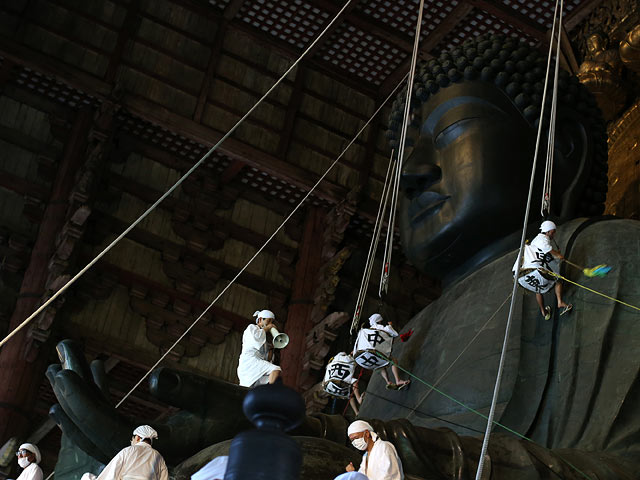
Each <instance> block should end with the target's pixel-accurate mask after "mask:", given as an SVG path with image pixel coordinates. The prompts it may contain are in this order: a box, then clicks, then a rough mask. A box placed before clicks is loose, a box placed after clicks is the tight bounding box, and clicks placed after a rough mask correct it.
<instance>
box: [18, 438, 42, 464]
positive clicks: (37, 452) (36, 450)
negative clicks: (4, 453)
mask: <svg viewBox="0 0 640 480" xmlns="http://www.w3.org/2000/svg"><path fill="white" fill-rule="evenodd" d="M22 449H24V450H29V451H30V452H31V453H33V454H34V455H35V456H36V463H40V460H42V455H40V449H39V448H38V447H36V446H35V445H34V444H33V443H23V444H22V445H20V448H19V449H18V450H22Z"/></svg>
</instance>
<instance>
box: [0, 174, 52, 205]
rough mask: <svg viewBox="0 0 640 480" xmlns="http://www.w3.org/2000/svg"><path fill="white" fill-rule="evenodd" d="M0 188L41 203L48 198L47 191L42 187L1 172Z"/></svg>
mask: <svg viewBox="0 0 640 480" xmlns="http://www.w3.org/2000/svg"><path fill="white" fill-rule="evenodd" d="M0 187H3V188H6V189H7V190H10V191H12V192H15V193H17V194H19V195H24V196H27V197H32V198H35V199H37V200H40V201H42V202H44V201H46V200H47V198H49V190H48V189H47V188H46V187H45V186H44V185H40V184H38V183H35V182H30V181H29V180H27V179H26V178H22V177H19V176H17V175H14V174H13V173H10V172H6V171H2V170H0Z"/></svg>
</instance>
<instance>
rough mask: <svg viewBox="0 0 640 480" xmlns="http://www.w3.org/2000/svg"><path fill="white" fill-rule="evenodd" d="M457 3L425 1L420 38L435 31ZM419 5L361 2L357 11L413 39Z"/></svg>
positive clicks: (396, 0) (406, 0) (401, 0)
mask: <svg viewBox="0 0 640 480" xmlns="http://www.w3.org/2000/svg"><path fill="white" fill-rule="evenodd" d="M459 3H460V2H459V0H426V1H425V3H424V6H425V8H424V12H423V13H422V28H421V35H420V38H421V39H423V38H424V37H425V36H426V35H428V34H429V33H431V32H432V31H433V30H435V29H436V27H437V26H438V25H439V24H440V23H441V22H442V21H443V20H444V19H445V18H447V16H448V15H449V14H450V13H451V12H452V11H453V9H454V8H455V7H456V6H457V5H458V4H459ZM419 5H420V1H419V0H372V1H368V2H361V3H360V5H359V6H358V8H357V10H358V12H359V13H363V14H365V15H367V16H370V17H371V18H373V19H375V20H378V21H380V22H382V23H384V24H385V25H388V26H389V27H390V28H392V29H393V30H395V31H397V32H401V33H402V34H403V35H404V36H405V37H410V38H413V36H414V32H415V30H416V22H417V21H418V7H419Z"/></svg>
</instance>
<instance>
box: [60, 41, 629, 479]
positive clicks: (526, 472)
mask: <svg viewBox="0 0 640 480" xmlns="http://www.w3.org/2000/svg"><path fill="white" fill-rule="evenodd" d="M544 74H545V64H544V58H542V57H541V56H540V54H539V53H538V52H537V51H536V50H534V49H532V48H530V47H528V46H527V45H523V44H518V43H516V42H515V41H513V40H510V39H506V40H505V39H504V38H502V37H499V36H493V37H486V36H484V37H480V38H478V39H475V40H473V41H469V42H466V43H465V44H464V45H463V46H462V47H459V48H455V49H453V50H451V51H449V52H446V53H444V54H443V55H442V56H441V57H440V58H438V59H436V60H433V61H431V62H429V63H428V64H422V65H421V66H420V67H419V69H418V72H417V77H416V88H415V90H414V92H415V96H414V99H413V100H412V125H411V130H410V132H409V136H408V137H409V143H410V144H411V145H409V146H407V151H406V153H407V157H406V159H407V160H406V164H405V165H404V169H403V174H402V185H401V188H402V200H401V205H400V211H399V214H400V216H401V217H400V218H401V222H400V224H401V234H402V242H403V248H404V250H405V252H406V255H407V256H408V258H409V259H411V261H412V262H413V263H414V264H415V265H416V266H417V267H418V268H420V269H422V270H423V271H425V272H427V273H429V274H431V275H433V276H438V277H440V278H442V280H443V285H444V291H443V294H442V296H441V298H439V299H438V300H437V301H435V302H434V303H432V304H431V305H429V306H428V307H426V308H425V309H424V310H423V311H422V312H421V313H420V314H418V315H417V316H416V317H414V318H413V319H411V320H410V321H409V322H408V324H407V325H406V327H407V328H413V329H414V333H413V335H412V337H411V338H410V339H409V341H407V342H406V343H402V344H398V345H396V347H395V348H396V349H395V350H394V356H396V357H398V358H399V361H400V364H401V365H402V366H404V367H407V369H408V370H409V371H411V372H412V373H413V374H414V375H416V376H417V377H418V378H420V379H424V380H426V381H428V382H430V383H431V384H437V387H438V388H439V389H441V390H442V391H444V392H446V393H447V394H448V395H450V396H452V397H454V398H456V399H457V400H458V401H459V402H461V403H464V404H465V405H467V406H468V407H471V408H473V409H475V410H477V411H480V412H482V413H486V412H487V411H488V407H489V405H490V402H491V397H492V392H493V385H494V381H495V375H496V371H497V365H498V358H499V355H500V351H501V346H502V336H503V332H504V325H505V321H506V313H507V308H506V301H507V300H508V296H509V294H510V292H511V285H512V275H511V273H510V272H511V267H512V265H513V262H514V260H515V257H516V253H515V249H516V248H517V244H518V241H519V237H520V233H519V230H520V229H521V228H522V221H523V216H524V205H525V201H526V194H527V186H528V179H529V174H530V170H531V164H532V158H533V149H534V144H535V138H536V122H537V117H538V112H539V107H540V103H541V99H542V82H543V80H544ZM558 98H559V105H558V125H557V130H556V131H557V138H556V139H555V162H554V174H553V178H554V183H553V191H552V204H551V205H552V211H551V214H552V216H553V218H554V219H555V220H557V222H558V223H560V224H562V225H561V226H560V227H559V229H558V234H557V240H558V242H559V244H560V249H561V250H562V251H563V253H564V254H565V256H567V257H568V258H570V259H572V260H574V261H575V263H578V264H583V265H591V264H596V263H607V264H609V265H612V266H613V267H614V270H613V271H612V272H611V273H610V274H609V276H608V277H607V278H606V279H601V280H599V279H593V280H585V279H581V278H579V276H578V275H580V272H579V271H575V272H569V271H567V272H564V274H565V275H567V276H568V278H570V279H573V280H576V281H579V282H580V283H587V284H588V286H589V287H591V288H594V289H597V290H600V291H604V292H605V293H606V294H608V295H610V296H612V297H618V298H621V299H623V300H625V301H627V302H629V303H631V304H636V305H637V304H639V303H640V282H638V277H639V274H638V260H639V256H640V251H638V239H639V238H640V224H639V223H638V222H634V221H628V220H616V219H601V218H592V219H589V220H587V219H585V218H581V217H583V216H587V215H588V216H593V215H599V214H601V212H602V208H603V202H604V197H605V194H606V188H607V183H606V152H607V150H606V135H605V132H604V128H603V123H602V120H601V117H600V115H599V111H598V109H597V107H596V105H595V102H594V100H593V98H592V97H591V96H590V94H589V93H588V92H587V91H586V90H585V89H584V87H583V86H581V85H580V83H579V82H578V81H577V80H576V79H575V78H570V77H569V76H568V75H566V74H563V75H562V76H561V79H560V82H559V97H558ZM401 116H402V104H401V102H397V104H396V105H395V109H394V113H393V114H392V117H391V120H390V133H389V137H390V139H391V142H392V143H393V142H395V141H396V138H398V137H399V135H398V130H399V127H400V121H399V119H400V118H401ZM541 151H542V152H544V151H545V148H544V145H543V147H542V148H541ZM540 167H541V168H544V165H543V162H540ZM536 190H539V188H537V189H536ZM534 198H539V192H538V193H537V194H536V195H535V196H534ZM531 221H532V222H533V223H534V224H537V223H538V222H539V218H535V217H532V218H531ZM566 297H568V298H569V299H570V301H571V302H572V303H573V304H574V311H573V312H572V313H571V315H569V316H563V317H561V318H560V317H559V316H557V314H556V315H555V316H554V317H553V318H552V320H551V321H545V320H544V319H543V318H542V317H541V316H540V313H539V310H538V308H537V306H536V302H535V299H534V298H533V296H528V295H525V294H523V293H522V292H519V293H518V295H517V302H516V310H515V315H514V320H513V322H514V323H513V327H512V333H511V339H510V343H509V349H508V352H507V362H506V366H505V373H504V378H503V381H502V388H501V390H500V394H499V398H498V408H497V412H496V420H497V421H499V422H500V423H501V424H503V425H505V426H507V427H509V428H510V429H512V430H514V431H516V432H519V433H521V434H523V435H526V436H527V437H528V438H531V439H532V440H533V441H534V442H535V443H534V442H530V441H528V440H521V439H519V438H517V437H515V436H513V435H512V434H509V433H505V432H504V431H502V430H501V429H500V428H496V429H495V433H494V435H493V436H492V440H491V442H490V445H489V451H488V454H489V459H488V466H487V469H488V470H487V471H490V472H491V478H496V479H514V478H518V479H542V478H564V479H574V478H575V479H578V478H585V476H584V475H583V474H582V473H580V472H583V473H584V474H586V475H588V477H587V478H592V479H600V480H602V479H608V480H613V479H632V478H637V472H639V471H640V451H639V448H640V432H639V427H640V410H639V408H640V407H638V405H640V402H639V400H640V398H639V397H640V381H639V380H638V378H639V375H638V365H639V361H638V352H640V315H638V314H637V312H635V311H633V310H630V309H627V308H626V307H622V306H620V305H617V304H614V303H612V302H611V301H609V300H606V299H603V298H601V297H598V296H594V295H593V294H592V293H590V292H587V291H584V290H579V289H577V287H575V288H574V287H571V288H567V290H566ZM496 312H497V313H496ZM494 313H495V315H494ZM59 348H60V353H61V358H63V359H64V360H65V362H64V366H65V368H63V369H61V368H60V367H55V366H54V367H51V368H50V370H49V378H50V380H51V383H52V385H53V388H54V391H55V393H56V396H57V397H58V399H59V400H60V406H58V407H56V408H55V409H54V415H55V417H56V419H57V421H58V423H59V424H60V425H61V426H62V428H63V430H64V431H65V433H66V434H67V435H68V436H69V437H70V438H71V439H73V441H74V442H75V444H76V445H79V446H80V447H81V448H82V449H83V450H84V451H86V452H88V453H90V454H91V455H93V456H94V457H95V458H97V459H99V460H101V461H102V462H104V461H105V460H108V458H109V457H110V456H111V455H113V454H115V452H117V450H118V449H119V448H121V446H123V445H125V444H126V443H127V441H128V439H129V436H130V427H131V425H132V423H131V420H130V419H125V418H123V417H121V416H120V415H119V414H118V413H117V411H115V410H113V408H112V407H110V406H109V405H108V404H107V403H106V402H105V401H104V400H103V399H101V394H100V390H99V388H98V387H96V386H93V382H92V381H91V373H90V372H89V371H88V369H87V368H86V367H85V366H83V362H82V359H81V355H80V354H79V353H78V352H77V351H76V349H75V348H74V347H72V346H71V345H69V344H61V345H60V347H59ZM98 384H100V381H98ZM151 390H152V392H155V393H156V394H157V395H158V396H159V397H160V398H161V399H163V400H165V401H168V402H169V403H172V404H175V405H177V406H179V407H180V408H182V409H183V410H182V411H181V412H180V413H179V414H178V415H176V416H174V417H172V418H170V419H168V420H167V421H165V422H164V423H163V424H162V425H156V424H153V423H151V424H152V425H153V426H154V427H156V428H157V429H158V430H159V432H160V441H159V442H158V444H157V446H158V449H159V450H160V451H161V452H162V453H163V454H164V455H165V457H167V458H168V459H169V463H171V464H172V465H174V466H175V465H178V463H180V462H182V464H181V465H178V466H176V467H175V469H174V474H175V476H176V478H186V476H188V474H190V473H191V472H193V470H194V469H195V468H197V467H198V466H199V465H202V464H203V462H205V461H206V460H207V459H209V458H210V457H211V456H212V455H216V454H220V453H221V452H224V451H226V450H225V449H228V444H227V443H225V441H228V439H230V438H231V437H232V436H233V435H234V434H235V433H236V432H237V431H239V430H242V429H244V428H247V427H248V424H247V422H246V421H244V420H243V418H242V415H241V413H240V400H241V398H242V397H243V395H244V394H245V392H246V390H245V389H243V388H242V387H238V386H234V385H230V384H226V383H224V382H216V381H205V380H203V379H196V378H193V377H191V376H189V375H185V374H181V373H179V372H172V371H169V370H167V369H164V370H160V371H158V372H155V373H154V375H153V382H152V388H151ZM368 391H369V392H370V393H372V395H368V396H367V397H366V399H365V401H364V403H363V405H362V408H361V411H360V416H361V417H363V418H368V419H374V420H373V421H372V423H374V426H375V427H376V429H377V430H378V432H379V433H380V434H381V436H382V437H383V438H385V439H388V440H392V441H393V442H394V443H395V445H396V448H397V449H398V452H399V454H400V457H401V458H402V461H403V465H404V470H405V473H407V474H408V475H409V476H408V477H407V478H415V479H419V478H422V479H431V478H434V479H436V478H438V479H439V478H453V479H461V480H462V479H466V478H472V475H473V472H474V470H475V466H476V465H477V458H478V454H479V451H480V444H481V440H480V439H479V438H478V436H479V432H483V431H484V427H485V420H484V419H483V418H482V417H480V416H478V415H476V414H475V413H471V412H470V411H469V410H467V409H465V408H463V407H461V406H460V404H458V403H454V402H452V401H451V400H450V399H448V398H446V397H444V396H442V395H441V394H439V393H438V392H436V391H432V390H431V389H430V388H429V387H427V386H425V385H423V384H421V383H420V382H418V381H414V382H413V384H412V386H411V388H409V389H408V390H403V391H400V392H389V391H386V390H385V388H384V385H383V382H382V381H381V380H380V379H379V378H376V377H374V378H373V379H372V381H371V382H370V383H369V386H368ZM346 426H347V422H346V420H345V419H344V418H343V417H341V416H336V415H318V416H315V417H307V418H306V419H305V421H304V422H303V424H302V426H301V427H299V429H298V430H297V431H296V432H294V434H296V435H301V436H303V437H304V439H303V440H301V442H302V443H303V447H304V451H305V458H306V461H307V469H306V470H305V469H304V467H303V477H302V478H305V480H315V479H317V480H322V479H330V478H333V477H332V475H335V473H337V472H339V471H340V470H342V468H343V467H344V465H345V464H346V462H345V460H346V459H347V458H348V457H349V455H353V453H354V452H353V451H351V452H350V451H349V450H348V449H347V447H345V445H347V439H346ZM443 427H446V428H443ZM105 431H108V432H110V433H109V435H104V432H105ZM309 436H311V437H314V438H316V440H313V439H309V438H308V437H309ZM317 437H323V438H321V439H319V438H317ZM474 437H475V438H474ZM327 440H330V441H331V442H333V443H331V442H329V443H327ZM211 444H214V445H213V446H211V447H208V449H207V450H204V451H202V452H201V453H200V454H199V455H196V456H195V457H192V458H191V460H186V461H185V459H186V458H187V457H189V456H190V455H194V454H196V452H198V451H199V450H200V449H202V448H205V447H207V446H208V445H211ZM330 445H331V446H330ZM327 452H330V454H327ZM323 455H324V457H323ZM327 455H328V457H327ZM320 458H322V459H323V460H322V462H320V461H317V462H315V463H314V459H316V460H317V459H320ZM326 458H333V459H334V461H326Z"/></svg>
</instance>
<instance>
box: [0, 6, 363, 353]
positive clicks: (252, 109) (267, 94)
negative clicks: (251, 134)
mask: <svg viewBox="0 0 640 480" xmlns="http://www.w3.org/2000/svg"><path fill="white" fill-rule="evenodd" d="M351 2H352V0H347V3H345V4H344V6H343V7H342V8H341V9H340V11H339V12H338V13H337V14H336V16H335V17H333V19H332V20H331V21H330V22H329V23H328V24H327V26H326V27H325V28H324V30H323V31H322V32H321V33H320V35H318V36H317V37H316V39H315V40H314V41H313V42H311V44H310V45H309V46H308V47H307V49H306V50H305V51H304V52H302V55H300V56H299V57H298V59H297V60H296V61H295V62H293V63H292V64H291V66H290V67H289V68H288V69H287V71H286V72H284V73H283V74H282V76H281V77H280V78H279V79H278V80H277V81H276V83H274V84H273V86H272V87H271V88H270V89H269V90H267V92H266V93H265V94H264V95H263V96H262V97H261V98H260V99H259V100H258V101H257V102H256V103H255V105H254V106H253V107H251V108H250V109H249V111H248V112H247V113H245V114H244V116H243V117H242V118H241V119H240V120H238V121H237V122H236V124H235V125H234V126H233V127H231V129H230V130H229V131H228V132H227V133H225V134H224V135H223V136H222V138H221V139H220V140H218V142H217V143H216V144H215V145H214V146H213V147H211V149H210V150H209V151H208V152H207V153H205V154H204V156H203V157H202V158H201V159H200V160H198V162H197V163H196V164H195V165H194V166H193V167H191V168H190V169H189V170H188V171H187V173H185V174H184V175H183V176H182V177H180V179H179V180H178V181H177V182H176V183H175V184H174V185H173V186H172V187H171V188H170V189H169V190H167V191H166V192H165V193H164V195H162V196H161V197H160V198H159V199H158V200H156V201H155V203H154V204H153V205H151V206H150V207H149V208H148V209H147V210H146V211H145V212H144V213H143V214H142V215H140V217H138V219H137V220H135V221H134V222H133V223H132V224H131V225H129V227H127V229H126V230H125V231H124V232H122V233H121V234H120V235H119V236H118V237H117V238H116V239H115V240H114V241H113V242H111V243H110V244H109V245H107V247H106V248H105V249H104V250H102V252H100V253H99V254H98V255H97V256H96V257H95V258H94V259H93V260H91V261H90V262H89V263H88V264H87V265H86V266H85V267H84V268H83V269H82V270H80V271H79V272H78V273H76V274H75V276H74V277H73V278H71V280H69V281H68V282H67V283H65V284H64V285H63V286H62V287H61V288H60V289H59V290H58V291H57V292H56V293H55V294H53V296H52V297H51V298H49V299H48V300H47V301H46V302H45V303H43V304H42V305H41V306H40V307H39V308H38V309H37V310H36V311H35V312H33V313H32V314H31V315H29V317H27V319H26V320H25V321H23V322H22V323H21V324H20V325H18V326H17V327H16V328H15V329H14V330H13V331H12V332H11V333H9V334H8V335H7V336H6V337H5V338H4V339H3V340H2V341H0V348H2V346H3V345H4V344H5V343H7V342H8V341H9V340H10V339H11V338H12V337H13V336H14V335H16V334H17V333H18V332H19V331H20V330H22V329H23V328H24V327H26V326H27V325H28V324H29V322H31V321H32V320H33V319H34V318H35V317H36V316H37V315H39V314H40V313H41V312H42V311H43V310H44V309H45V308H47V307H48V306H49V305H50V304H51V302H53V301H54V300H55V299H56V298H58V297H59V296H60V295H62V294H63V293H64V292H65V291H66V290H67V289H68V288H69V287H70V286H71V285H73V284H74V283H75V282H76V281H77V280H78V279H79V278H80V277H82V276H83V275H84V274H85V273H86V272H87V270H89V269H90V268H91V267H92V266H93V265H95V264H96V262H97V261H98V260H100V259H101V258H102V257H104V256H105V255H106V254H107V252H109V251H110V250H111V249H112V248H113V247H114V246H115V245H116V244H117V243H118V242H120V240H122V239H123V238H124V237H125V236H126V235H127V234H128V233H129V232H130V231H131V230H133V228H134V227H135V226H136V225H138V224H139V223H140V222H141V221H142V220H144V219H145V218H146V217H147V216H148V215H149V214H150V213H151V212H152V211H153V210H154V209H155V208H156V207H157V206H158V205H160V203H162V201H163V200H164V199H165V198H167V197H168V196H169V195H171V193H172V192H173V191H174V190H175V189H176V188H178V186H180V185H181V184H182V182H184V181H185V180H186V179H187V177H189V175H191V174H192V173H193V172H194V171H195V170H196V169H197V168H198V167H199V166H200V165H202V163H204V161H205V160H206V159H207V158H209V157H210V156H211V154H212V153H213V152H214V151H216V150H217V148H218V147H219V146H220V145H221V144H222V142H224V141H225V140H226V139H227V138H229V136H230V135H231V134H232V133H233V132H235V130H236V129H237V128H238V126H239V125H240V124H241V123H242V122H244V121H245V120H246V118H247V117H248V116H249V115H251V113H253V111H254V110H255V109H256V108H257V107H258V105H260V104H261V103H262V102H263V100H264V99H265V98H267V96H269V94H270V93H271V92H272V91H273V90H274V89H275V88H276V87H277V86H278V85H279V84H280V82H282V80H284V79H285V78H286V76H287V75H289V73H290V72H291V71H292V70H293V69H294V68H295V66H296V65H298V63H300V61H301V60H302V59H303V58H304V56H305V55H306V54H307V53H308V52H309V51H310V50H311V49H312V48H313V47H314V45H315V44H316V43H318V41H319V40H320V39H321V38H322V36H323V35H324V34H325V33H326V32H327V30H329V29H330V28H331V25H333V23H334V22H335V21H336V20H337V19H338V17H339V16H340V15H341V14H342V12H343V11H344V10H345V9H346V8H347V7H348V6H349V4H350V3H351Z"/></svg>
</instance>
